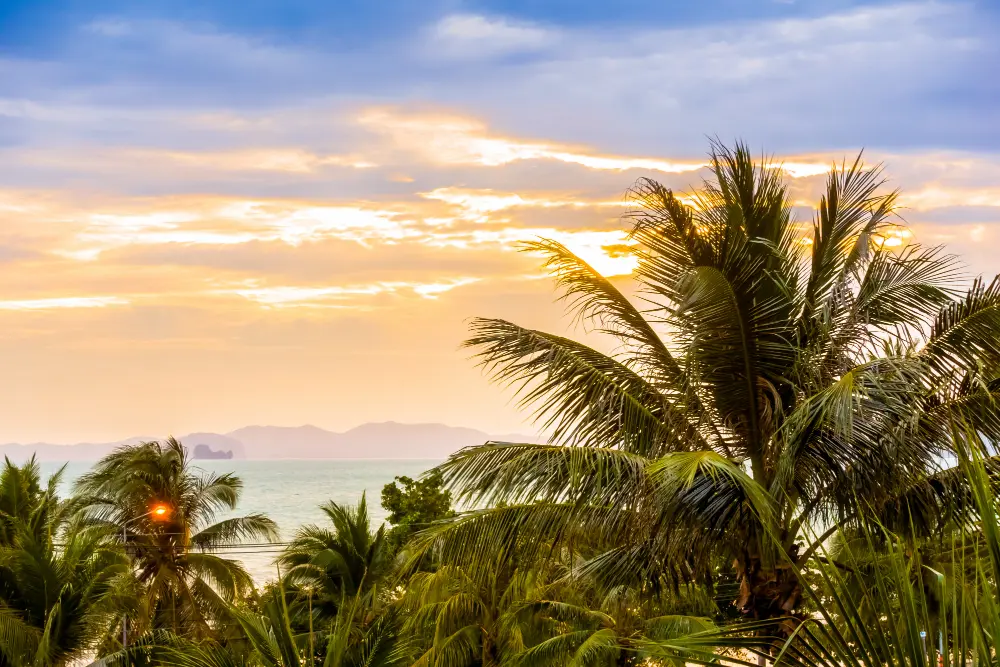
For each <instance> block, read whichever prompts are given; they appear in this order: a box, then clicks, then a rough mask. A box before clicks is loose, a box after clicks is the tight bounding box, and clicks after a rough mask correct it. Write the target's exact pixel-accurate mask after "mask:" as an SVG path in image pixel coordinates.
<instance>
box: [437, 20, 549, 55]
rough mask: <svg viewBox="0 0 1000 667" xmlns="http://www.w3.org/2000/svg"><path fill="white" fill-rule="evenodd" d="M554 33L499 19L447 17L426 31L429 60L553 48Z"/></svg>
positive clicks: (508, 53) (533, 26) (529, 25)
mask: <svg viewBox="0 0 1000 667" xmlns="http://www.w3.org/2000/svg"><path fill="white" fill-rule="evenodd" d="M555 38H556V33H554V32H551V31H548V30H546V29H544V28H540V27H538V26H535V25H531V24H527V23H516V22H513V21H510V20H509V19H506V18H503V17H489V16H480V15H477V14H451V15H449V16H445V17H444V18H442V19H440V20H439V21H438V22H437V23H435V24H434V26H433V27H432V28H431V29H430V30H429V31H428V35H427V44H426V47H427V52H428V56H429V57H431V58H441V57H444V58H449V59H463V60H465V59H469V58H472V59H479V58H491V57H495V56H502V55H511V54H516V53H524V52H534V51H539V50H541V49H544V48H546V47H552V46H554V44H553V41H554V39H555Z"/></svg>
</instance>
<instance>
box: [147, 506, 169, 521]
mask: <svg viewBox="0 0 1000 667" xmlns="http://www.w3.org/2000/svg"><path fill="white" fill-rule="evenodd" d="M149 515H150V517H152V519H153V521H166V520H167V519H169V518H170V506H169V505H165V504H163V503H157V504H155V505H153V508H152V509H151V510H150V511H149Z"/></svg>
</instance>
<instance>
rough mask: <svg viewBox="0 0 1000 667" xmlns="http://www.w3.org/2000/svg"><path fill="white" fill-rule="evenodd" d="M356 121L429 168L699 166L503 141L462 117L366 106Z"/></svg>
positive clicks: (674, 168)
mask: <svg viewBox="0 0 1000 667" xmlns="http://www.w3.org/2000/svg"><path fill="white" fill-rule="evenodd" d="M358 120H359V122H360V123H361V125H362V126H363V127H366V128H368V129H369V130H371V131H372V132H374V133H377V134H382V135H384V136H385V137H387V138H388V139H389V141H390V142H391V144H392V146H393V148H395V149H396V150H402V151H406V152H410V153H415V154H417V155H418V156H419V157H420V158H421V159H422V160H424V161H427V162H430V163H432V164H447V165H463V164H464V165H482V166H487V167H497V166H502V165H506V164H510V163H512V162H516V161H520V160H555V161H558V162H566V163H569V164H578V165H582V166H584V167H587V168H589V169H598V170H610V171H625V170H629V169H642V170H647V171H659V172H664V173H683V172H690V171H697V170H698V169H701V168H702V167H703V166H704V164H705V163H704V162H685V161H670V160H662V159H656V158H646V157H626V156H616V155H603V154H600V153H597V152H594V151H593V149H588V148H585V147H576V146H568V145H565V144H558V143H548V142H532V141H526V140H523V139H517V138H513V137H504V136H500V135H497V134H493V133H491V132H490V131H489V130H488V128H487V126H486V125H485V124H484V123H483V122H482V121H479V120H477V119H474V118H470V117H467V116H456V115H450V114H431V113H424V114H414V113H406V112H405V111H401V110H399V109H391V108H372V109H367V110H365V111H363V112H362V113H361V114H360V115H359V118H358Z"/></svg>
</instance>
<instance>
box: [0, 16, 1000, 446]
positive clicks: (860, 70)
mask: <svg viewBox="0 0 1000 667" xmlns="http://www.w3.org/2000/svg"><path fill="white" fill-rule="evenodd" d="M998 7H1000V4H998V3H995V2H992V1H990V0H983V2H968V3H951V2H912V3H866V2H850V1H847V0H818V1H807V0H799V1H797V2H796V1H795V0H784V1H772V0H711V1H704V0H703V1H701V2H679V1H678V2H673V1H665V0H618V1H617V2H605V1H597V0H579V1H573V2H570V1H568V0H553V1H548V2H541V1H539V2H532V1H529V0H509V1H507V2H500V1H496V2H494V1H477V2H471V1H470V2H463V1H462V0H421V1H419V2H418V1H416V0H390V1H387V2H375V1H373V0H371V1H366V0H350V1H341V2H331V1H323V0H285V1H284V2H278V1H273V2H264V1H263V0H248V1H245V2H231V1H229V0H180V1H177V2H169V3H168V2H162V3H160V2H142V3H137V2H133V1H121V2H106V1H101V0H94V1H89V2H83V1H80V2H45V1H36V2H11V1H10V0H5V1H4V2H2V3H0V363H2V369H3V381H2V383H0V442H14V441H20V442H31V441H37V440H44V441H50V442H78V441H103V440H114V439H119V438H125V437H128V436H133V435H147V436H165V435H167V434H170V433H174V434H178V435H180V434H183V433H187V432H190V431H198V430H211V431H220V432H221V431H226V430H230V429H234V428H237V427H240V426H244V425H247V424H278V425H299V424H304V423H312V424H316V425H318V426H322V427H325V428H331V429H336V430H343V429H347V428H350V427H351V426H354V425H357V424H359V423H362V422H365V421H382V420H396V421H408V422H425V421H440V422H445V423H448V424H452V425H460V426H471V427H475V428H481V429H483V430H487V431H491V432H494V433H498V432H500V433H502V432H510V431H518V432H526V431H529V432H530V430H531V426H530V425H529V424H527V423H526V422H525V420H524V415H522V414H519V413H518V411H517V410H516V409H515V408H514V407H513V406H512V405H510V401H509V398H510V395H509V393H508V392H505V391H503V390H501V389H499V388H497V387H494V386H491V385H490V384H489V382H488V381H487V379H486V378H484V377H483V376H482V374H481V373H480V372H479V371H478V370H477V369H476V368H475V367H474V365H473V364H472V363H471V362H470V361H469V360H468V358H467V357H468V352H467V351H464V350H461V349H460V347H459V346H460V343H461V341H462V339H463V337H464V335H465V331H466V329H465V320H466V319H467V318H469V317H471V316H475V315H488V316H501V317H505V318H509V319H514V320H516V321H518V322H519V323H522V324H526V325H528V326H532V327H541V328H547V329H552V330H556V331H566V330H567V329H566V327H567V325H568V323H567V322H565V321H564V320H563V318H562V317H561V314H562V307H561V306H560V305H559V304H557V303H554V297H555V294H554V292H553V291H552V285H551V283H550V282H549V281H548V280H545V279H543V276H542V274H541V273H540V270H539V267H538V262H537V258H534V257H531V256H526V255H524V254H522V253H518V252H517V251H516V247H517V244H518V242H519V241H522V240H525V239H532V238H535V237H538V236H545V237H551V238H555V239H558V240H560V241H562V242H563V243H565V244H566V245H567V246H569V247H570V248H571V249H573V250H575V251H576V252H578V253H579V254H580V255H581V256H582V257H584V258H585V259H587V260H588V261H590V262H591V263H592V264H593V265H594V266H595V267H597V268H598V269H599V270H601V271H602V272H604V273H605V274H606V275H609V276H620V278H619V279H620V280H623V281H626V280H627V274H628V273H629V271H630V270H631V262H630V260H629V258H628V257H627V256H623V255H622V253H621V252H620V249H621V245H622V243H623V242H624V240H625V234H624V231H623V230H624V226H623V223H622V221H621V220H620V215H621V213H622V211H623V210H625V207H624V206H623V196H624V193H625V190H626V189H627V188H628V187H629V185H631V184H632V183H633V182H634V181H635V179H636V178H638V177H641V176H652V177H654V178H657V179H659V180H661V181H662V182H664V183H665V184H668V185H670V186H672V187H676V188H678V189H680V190H687V189H691V188H693V187H696V186H697V185H698V184H699V182H700V180H701V179H702V178H703V177H704V176H705V173H704V170H703V169H702V165H703V163H704V161H705V154H706V151H707V148H708V140H707V138H706V137H707V136H716V135H717V136H718V137H720V138H721V139H723V140H725V141H731V140H732V139H734V138H737V137H739V138H742V139H744V140H746V141H747V142H748V143H750V144H751V145H752V146H753V147H754V148H755V149H757V150H761V151H766V152H767V153H770V154H774V155H775V156H776V157H777V159H779V160H781V161H783V162H784V164H785V169H786V174H787V176H788V179H789V183H790V186H791V189H792V192H793V195H794V198H795V200H796V202H798V203H801V204H803V207H802V208H800V209H798V214H799V215H800V217H802V219H803V220H808V219H809V215H810V214H809V211H808V210H807V209H806V208H804V205H806V204H808V203H809V202H811V201H814V199H815V196H816V193H817V192H818V190H819V188H820V187H821V185H822V182H823V176H822V173H823V172H824V170H825V168H826V167H827V166H828V165H829V164H830V162H831V161H832V160H838V161H839V160H840V159H842V158H843V157H844V156H845V155H846V156H849V157H851V156H853V155H854V154H856V153H857V151H858V150H859V149H861V148H862V147H863V148H865V155H866V158H867V159H868V160H869V161H872V162H877V161H883V162H885V165H886V169H887V174H888V176H889V177H890V179H891V183H892V185H893V186H895V187H899V188H900V189H901V190H902V193H903V194H902V197H901V203H902V205H903V206H904V207H905V208H904V209H903V210H902V211H901V214H902V215H903V217H904V218H905V220H906V222H907V223H908V224H909V225H910V227H911V229H912V236H911V237H910V238H911V239H914V240H916V241H918V242H920V243H923V244H927V245H937V244H946V245H947V247H948V249H949V250H950V251H952V252H955V253H958V254H960V255H962V256H963V257H964V259H965V263H966V265H967V267H968V273H969V275H970V276H971V275H975V274H979V273H983V274H989V275H991V276H992V274H994V273H997V272H998V271H1000V250H998V241H1000V76H998V74H997V72H998V71H1000V42H998V40H997V39H996V37H995V35H996V33H997V30H998V29H1000V9H998Z"/></svg>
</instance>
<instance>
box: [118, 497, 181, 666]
mask: <svg viewBox="0 0 1000 667" xmlns="http://www.w3.org/2000/svg"><path fill="white" fill-rule="evenodd" d="M147 517H148V518H151V519H152V520H153V521H166V520H167V519H169V518H170V506H169V505H167V504H165V503H154V504H153V506H152V507H150V508H149V511H148V512H146V513H144V514H140V515H139V516H136V517H132V518H131V519H129V520H128V521H125V522H123V523H122V548H125V547H126V546H127V544H128V527H129V526H131V525H132V524H134V523H136V522H137V521H141V520H143V519H145V518H147ZM126 648H128V614H127V613H123V614H122V650H123V651H124V650H125V649H126Z"/></svg>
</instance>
